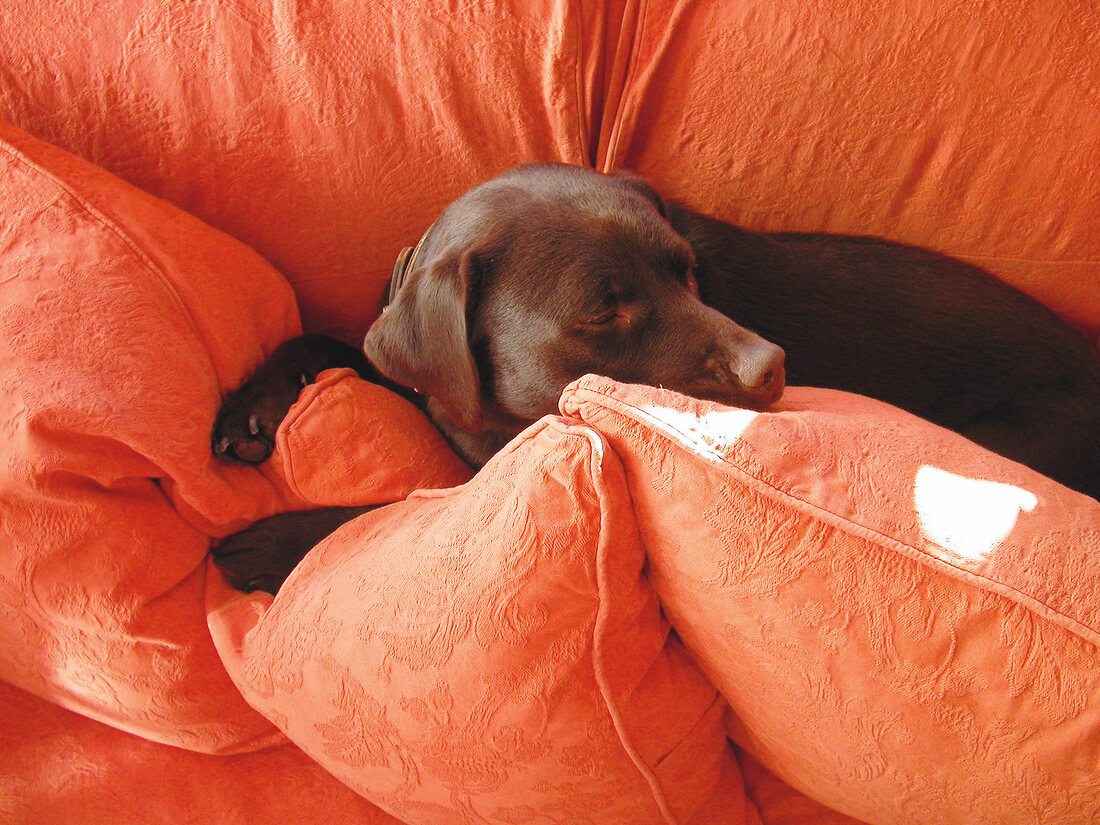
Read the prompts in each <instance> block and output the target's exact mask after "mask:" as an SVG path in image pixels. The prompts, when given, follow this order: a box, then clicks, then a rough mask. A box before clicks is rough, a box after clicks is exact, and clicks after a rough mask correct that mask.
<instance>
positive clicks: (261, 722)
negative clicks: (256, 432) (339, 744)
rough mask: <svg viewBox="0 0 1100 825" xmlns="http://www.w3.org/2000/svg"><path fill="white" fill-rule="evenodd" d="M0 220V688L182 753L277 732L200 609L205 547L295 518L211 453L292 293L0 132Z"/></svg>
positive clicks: (247, 256)
mask: <svg viewBox="0 0 1100 825" xmlns="http://www.w3.org/2000/svg"><path fill="white" fill-rule="evenodd" d="M0 213H2V214H3V215H4V218H5V220H4V223H3V229H2V230H0V231H2V232H3V238H2V241H0V383H2V386H3V391H2V392H0V427H2V428H3V432H4V437H3V439H0V525H2V530H0V616H2V621H0V678H2V679H3V680H6V681H8V682H11V683H12V684H15V685H18V686H20V687H22V688H24V689H25V690H28V691H31V692H32V693H35V694H38V695H39V696H44V697H49V698H50V699H53V700H54V701H56V702H58V703H60V704H62V705H64V706H65V707H68V708H72V709H74V710H78V711H80V712H81V713H83V714H86V715H88V716H90V717H92V718H95V719H99V720H100V721H104V722H107V723H109V724H112V725H115V726H117V727H120V728H123V729H125V730H130V731H134V732H136V733H139V734H141V735H142V736H147V737H149V738H152V739H156V740H159V741H162V742H168V743H171V744H174V745H179V746H181V747H186V748H193V749H197V750H203V751H232V750H238V749H248V748H253V747H257V746H260V745H262V744H264V743H266V742H268V741H269V740H271V739H272V738H278V737H277V736H276V734H275V732H274V730H273V728H272V727H271V725H270V723H268V722H267V721H266V720H265V719H263V718H262V717H261V716H259V715H258V714H256V713H255V712H253V711H252V710H251V709H250V708H248V706H247V705H245V703H244V702H243V701H242V700H241V697H240V695H239V694H238V692H237V690H236V689H235V688H234V687H233V684H232V682H230V681H229V679H228V677H227V676H226V674H225V671H224V668H223V667H222V665H221V662H220V660H219V659H218V656H217V654H216V652H215V651H214V647H213V645H212V644H211V643H210V639H209V634H208V633H207V632H206V629H205V617H204V615H203V611H202V606H203V578H204V569H205V567H204V561H205V556H206V553H207V551H208V549H209V547H210V537H211V535H215V534H217V533H218V532H219V531H221V532H230V529H231V527H232V526H234V525H236V526H240V525H243V524H245V523H246V519H249V518H255V517H258V516H261V515H266V514H268V513H271V512H274V511H276V510H279V509H286V508H288V507H291V506H294V503H295V499H294V497H293V496H292V495H291V494H289V492H288V491H287V490H286V488H285V485H283V484H281V483H279V481H278V478H277V477H276V476H274V475H267V476H265V475H264V474H262V473H260V472H257V471H254V470H243V469H233V468H227V467H224V466H222V465H219V464H218V463H217V462H216V461H214V459H213V457H212V456H211V452H210V431H211V427H212V423H213V418H214V413H215V412H216V410H217V405H218V403H219V400H220V398H221V394H222V392H223V391H225V390H227V389H228V388H230V387H233V386H234V385H235V384H237V383H238V382H239V381H240V380H241V379H242V377H243V376H244V374H245V373H246V371H247V370H248V369H250V368H251V366H252V364H253V363H255V362H257V361H259V360H260V359H262V358H263V357H264V354H265V353H266V352H270V351H271V350H272V349H273V348H274V347H275V346H276V345H277V344H278V343H279V342H280V341H281V340H282V339H283V338H285V337H287V336H289V335H292V334H294V333H295V332H296V331H297V329H298V327H297V324H298V321H297V315H296V312H295V306H294V298H293V295H292V294H291V292H290V290H289V288H288V287H287V285H286V282H285V281H284V280H283V279H282V278H280V277H279V275H278V273H276V272H275V271H274V270H272V269H271V268H270V267H269V266H268V265H267V264H265V263H264V262H263V261H262V260H261V259H260V258H259V257H258V256H257V255H255V253H253V252H251V251H249V250H248V249H246V248H245V247H243V246H242V245H241V244H239V243H238V242H236V241H234V240H232V239H231V238H229V237H227V236H224V235H222V234H220V233H218V232H215V231H213V230H210V229H209V228H207V227H204V226H203V225H202V224H200V223H199V222H198V221H196V220H194V219H193V218H190V217H188V216H186V215H184V214H183V213H181V212H179V211H178V210H176V209H175V208H173V207H171V206H169V205H168V204H166V203H164V202H163V201H158V200H156V199H155V198H153V197H151V196H149V195H147V194H145V193H143V192H140V191H138V190H136V189H133V188H132V187H131V186H129V185H128V184H125V183H123V182H121V181H119V180H117V179H114V178H112V177H111V176H110V175H107V174H106V173H104V172H102V171H101V170H98V169H95V168H93V167H91V166H89V165H88V164H86V163H84V162H83V161H80V160H77V159H76V158H73V157H71V156H68V155H65V154H64V153H63V152H60V151H58V150H55V149H52V148H51V147H47V146H45V145H44V144H41V143H39V142H38V141H35V140H33V139H31V138H28V137H27V136H26V135H22V134H20V133H18V132H17V131H16V130H14V129H12V128H10V127H7V126H0ZM230 272H231V273H233V277H232V278H228V277H226V273H230ZM298 506H301V504H300V503H299V504H298Z"/></svg>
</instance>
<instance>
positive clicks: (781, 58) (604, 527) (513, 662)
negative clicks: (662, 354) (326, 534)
mask: <svg viewBox="0 0 1100 825" xmlns="http://www.w3.org/2000/svg"><path fill="white" fill-rule="evenodd" d="M451 6H452V7H441V6H440V5H439V4H433V3H426V2H420V1H419V0H409V1H408V2H405V3H393V4H389V3H375V4H367V3H329V4H312V3H296V2H283V0H275V1H274V2H270V3H264V2H257V1H256V0H243V2H236V3H232V4H229V3H225V4H221V3H187V4H182V3H180V4H149V3H143V2H140V0H120V1H119V2H117V3H114V4H111V5H110V6H109V7H108V6H104V4H102V3H97V2H93V0H63V2H59V3H53V4H44V3H43V4H37V5H27V4H25V3H19V2H15V0H0V32H3V35H0V39H2V40H3V42H4V45H5V48H4V49H3V50H0V69H2V71H0V121H3V123H2V124H0V168H2V174H0V215H3V221H2V223H0V382H2V383H3V386H4V392H3V393H2V394H0V428H2V429H3V433H4V437H3V440H2V441H0V594H2V597H0V616H2V619H3V621H2V622H0V707H2V709H3V714H2V721H0V743H2V750H0V752H2V753H3V754H4V756H3V757H0V818H2V819H3V820H4V821H5V822H13V823H54V822H56V823H97V824H98V823H133V822H143V823H144V822H150V823H152V822H164V823H177V822H184V821H186V822H193V823H207V822H209V823H212V825H213V823H217V824H218V825H232V824H233V823H250V822H259V821H270V820H273V819H278V820H282V821H292V822H293V821H305V820H307V819H308V820H309V821H324V822H333V823H343V822H347V823H351V822H356V823H395V825H396V824H397V823H410V825H411V824H412V823H455V822H487V823H519V822H522V823H528V822H530V823H541V822H565V823H600V824H601V825H602V823H621V822H654V823H697V824H698V825H702V823H730V825H788V824H790V825H793V824H794V823H818V825H846V824H848V823H860V822H863V823H868V825H887V824H889V825H898V824H899V823H919V825H931V823H936V825H943V823H986V822H988V823H994V822H996V823H1032V822H1034V823H1044V825H1045V824H1046V823H1086V822H1094V821H1097V820H1100V780H1098V777H1100V667H1098V666H1097V664H1096V662H1097V661H1098V659H1097V647H1098V646H1100V600H1098V597H1097V595H1096V594H1097V593H1100V504H1098V503H1097V502H1095V501H1093V500H1091V499H1088V498H1086V497H1084V496H1081V495H1079V494H1076V493H1074V492H1072V491H1069V490H1066V489H1065V488H1062V487H1060V486H1059V485H1057V484H1054V483H1053V482H1051V481H1049V480H1048V479H1045V478H1043V477H1041V476H1039V475H1038V474H1036V473H1033V472H1031V471H1029V470H1027V469H1026V468H1023V467H1020V466H1019V465H1015V464H1013V463H1012V462H1008V461H1006V460H1004V459H1001V458H999V457H997V456H994V455H992V454H990V453H987V452H985V451H984V450H981V449H980V448H977V447H976V446H974V445H972V444H970V443H969V442H967V441H966V440H965V439H962V438H960V437H957V436H955V435H953V434H951V433H947V432H944V431H942V430H939V429H938V428H936V427H933V426H931V425H929V424H926V423H925V422H922V421H920V420H918V419H915V418H913V417H912V416H909V415H907V414H905V413H903V412H901V411H898V410H896V409H893V408H891V407H888V406H886V405H883V404H880V403H877V402H873V401H870V400H868V399H863V398H859V397H855V396H850V395H845V394H843V393H837V392H829V391H824V390H816V389H812V388H800V387H794V388H791V389H790V390H789V392H788V394H787V396H786V397H785V399H784V401H783V403H782V404H781V406H780V407H779V409H777V410H776V411H774V412H769V413H766V414H755V413H751V412H748V411H744V410H734V409H727V408H722V407H719V406H717V405H714V404H708V403H703V402H698V401H694V400H692V399H688V398H684V397H682V396H677V395H675V394H673V393H668V392H664V391H661V390H657V389H653V388H647V387H638V386H627V385H622V384H616V383H614V382H611V381H608V380H606V379H603V378H600V377H598V376H587V377H585V378H583V379H581V380H579V381H577V382H575V383H574V384H572V385H571V386H570V387H569V388H567V389H566V391H565V393H564V394H563V396H562V400H561V415H560V416H555V417H550V418H547V419H544V420H543V421H541V422H538V423H537V424H536V425H534V426H533V427H531V428H530V429H529V430H528V431H526V432H525V433H523V434H522V435H521V436H520V437H519V438H517V439H516V441H515V442H513V443H512V444H511V445H510V446H509V447H508V448H507V449H506V450H504V451H503V452H502V453H501V454H500V455H498V456H497V457H496V458H494V460H493V461H492V462H491V463H490V464H489V465H487V466H486V467H485V468H484V469H483V470H482V471H480V472H479V473H477V474H476V475H473V476H472V475H471V473H470V472H469V471H468V470H467V469H466V468H465V466H464V465H463V464H461V462H459V461H458V460H457V459H456V458H455V457H454V456H453V455H452V454H451V453H450V451H449V450H448V448H447V447H446V445H445V444H444V443H443V442H442V441H441V439H440V437H439V436H438V434H437V433H436V431H435V430H434V428H432V427H431V425H430V424H428V422H427V421H426V420H425V419H424V418H423V417H422V416H420V414H419V413H418V412H417V411H416V410H415V409H413V408H412V407H410V406H409V405H407V404H406V403H405V402H404V401H403V400H402V399H400V398H397V397H395V396H393V395H391V394H389V393H387V392H385V391H384V390H381V389H380V388H378V387H375V386H372V385H369V384H366V383H364V382H362V381H360V380H359V379H358V378H357V377H356V376H354V375H352V374H350V373H348V372H347V371H340V370H337V371H330V372H328V373H325V374H323V375H322V376H321V377H320V378H319V380H318V382H317V383H316V384H314V385H311V386H310V387H308V388H306V389H305V390H304V391H303V393H302V395H301V397H300V399H299V401H298V403H297V404H296V405H295V407H294V409H293V410H292V411H291V414H290V416H289V417H288V419H287V420H286V421H285V422H284V424H283V427H282V428H281V429H280V431H279V435H278V443H277V448H276V451H275V454H274V456H273V458H272V460H271V461H269V462H268V463H267V464H265V465H264V466H263V467H261V468H250V467H230V466H226V465H222V464H219V463H218V462H217V461H215V460H214V459H213V458H212V456H211V454H210V449H209V433H210V429H211V425H212V422H213V417H214V414H215V413H216V411H217V409H218V406H219V404H220V401H221V399H222V397H224V395H225V394H226V393H227V392H228V391H230V390H231V389H233V388H234V387H236V386H237V385H239V384H240V383H241V381H242V380H243V379H244V378H245V377H246V376H247V375H248V374H249V372H250V371H251V370H252V369H254V368H255V366H256V365H257V364H258V363H260V362H261V361H262V359H263V358H264V356H265V355H266V354H267V353H270V351H271V350H272V349H273V348H274V347H275V346H277V345H278V344H279V343H280V342H281V341H282V340H285V339H286V338H288V337H290V336H292V335H294V334H297V333H298V332H299V331H301V330H302V329H306V330H311V331H320V332H327V333H331V334H335V335H337V336H340V337H342V338H344V339H346V340H348V341H356V340H357V339H359V338H361V336H362V335H363V333H364V331H365V330H366V328H367V327H368V326H369V324H370V323H371V321H372V319H373V316H374V314H375V312H376V308H377V304H378V301H379V298H380V296H381V294H382V291H383V289H384V288H385V286H386V283H387V281H388V278H389V275H390V272H391V271H392V265H393V261H394V259H395V257H396V255H397V253H398V251H399V250H400V249H401V248H402V247H404V246H406V245H409V244H411V243H414V242H415V241H416V239H417V238H418V237H420V235H421V233H422V232H423V231H424V230H425V229H426V228H427V226H428V225H429V224H430V223H431V221H432V220H433V219H434V217H435V216H436V215H437V214H438V213H439V211H440V210H441V209H442V208H443V206H444V205H445V204H446V203H448V202H449V201H450V200H452V199H453V198H454V197H456V196H457V195H459V194H460V193H461V192H463V191H464V190H465V189H467V188H468V187H470V186H472V185H474V184H475V183H477V182H479V181H481V180H483V179H485V178H488V177H490V176H492V175H493V174H495V173H497V172H499V171H501V170H503V169H505V168H507V167H509V166H511V165H514V164H516V163H520V162H525V161H531V160H559V161H566V162H570V163H576V164H581V165H586V166H591V167H594V168H597V169H600V170H606V171H610V170H613V169H619V168H630V169H634V170H636V171H638V172H640V173H642V174H643V175H645V176H646V177H648V178H649V179H650V180H652V181H653V182H654V183H655V184H656V185H657V186H658V187H659V188H660V189H661V190H662V191H663V192H664V193H666V194H668V195H670V196H672V197H675V198H678V199H680V200H682V201H684V202H685V203H687V204H688V205H690V206H692V207H693V208H696V209H699V210H701V211H705V212H709V213H711V214H714V215H717V216H720V217H723V218H726V219H728V220H732V221H735V222H738V223H741V224H743V225H747V226H750V227H752V228H757V229H793V230H818V231H833V232H847V233H860V234H875V235H880V236H884V237H888V238H891V239H895V240H900V241H905V242H909V243H915V244H919V245H923V246H927V247H931V248H934V249H937V250H940V251H943V252H947V253H950V254H953V255H956V256H959V257H962V258H965V259H967V260H969V261H972V262H975V263H978V264H980V265H982V266H984V267H985V268H987V269H989V270H990V271H992V272H993V273H994V274H996V275H997V276H999V277H1001V278H1003V279H1004V280H1006V281H1007V282H1009V283H1012V284H1014V285H1016V286H1017V287H1019V288H1020V289H1023V290H1024V291H1026V292H1028V293H1030V294H1032V295H1034V296H1035V297H1036V298H1038V299H1039V300H1041V301H1043V302H1044V303H1046V304H1047V305H1048V306H1050V307H1051V308H1052V309H1053V310H1054V311H1055V312H1057V313H1058V314H1060V315H1061V316H1062V317H1063V318H1065V319H1066V320H1067V321H1068V322H1069V323H1070V324H1071V325H1073V326H1074V327H1076V328H1077V329H1079V330H1080V331H1081V333H1082V335H1085V336H1087V337H1088V338H1090V339H1091V340H1094V341H1098V340H1100V196H1098V194H1097V193H1098V191H1100V187H1098V186H1097V174H1098V173H1097V170H1098V169H1100V141H1098V140H1097V137H1098V136H1100V97H1098V91H1097V90H1098V89H1100V46H1098V45H1097V42H1096V39H1095V37H1094V36H1093V33H1094V32H1096V31H1098V30H1100V15H1098V13H1097V12H1096V11H1095V10H1093V9H1092V8H1091V7H1090V8H1086V7H1084V6H1083V5H1079V6H1073V5H1072V4H1065V3H1061V2H1055V0H1039V2H1035V3H1030V4H1027V5H1026V7H1025V6H1021V5H1020V4H1008V3H997V2H992V0H990V1H989V2H974V3H968V4H964V5H952V6H945V5H944V4H942V3H937V2H933V0H906V1H905V2H902V0H885V2H878V3H867V2H862V1H861V0H844V2H837V3H832V4H824V5H823V4H820V3H810V2H808V0H789V1H787V2H779V3H776V2H762V0H761V1H760V2H755V1H754V0H744V1H743V2H730V3H705V2H691V1H690V0H669V2H648V3H646V2H634V0H616V1H615V2H610V3H594V2H588V0H575V1H573V2H570V0H555V2H546V3H525V2H519V0H511V2H509V1H508V0H497V1H496V2H487V3H481V4H451ZM353 503H354V504H365V503H372V504H387V505H389V506H386V507H382V508H379V509H378V510H376V511H374V512H373V513H371V514H368V515H367V516H365V517H363V518H360V519H358V520H356V521H354V522H352V523H351V524H349V525H347V526H346V527H345V528H344V529H343V530H341V531H339V532H338V533H337V534H335V535H334V536H333V537H331V538H330V539H329V540H328V541H326V542H325V543H324V544H323V545H322V546H320V547H318V548H317V549H316V550H315V551H314V552H312V553H311V554H310V555H309V557H308V558H307V559H306V560H305V561H304V562H303V564H302V565H301V566H300V567H299V568H298V569H297V570H296V571H295V573H294V574H293V575H292V577H291V578H290V579H289V580H288V581H287V583H286V585H285V586H284V589H283V590H282V591H281V592H280V594H279V596H278V597H277V598H275V599H271V598H269V597H267V596H265V595H263V594H253V595H245V594H238V593H235V592H233V591H231V590H230V589H229V588H227V587H226V586H225V584H224V582H223V581H222V580H221V578H220V576H219V574H218V573H217V571H216V569H214V568H213V567H212V566H211V565H210V564H209V562H208V559H207V553H208V550H209V548H210V546H211V544H212V542H215V541H217V540H218V539H219V538H220V537H223V536H225V535H227V534H229V533H231V532H234V531H235V530H237V529H240V528H241V527H243V526H245V525H246V524H248V523H249V522H251V521H253V520H256V519H258V518H261V517H264V516H266V515H269V514H272V513H275V512H279V511H282V510H288V509H301V508H308V507H313V506H321V505H328V504H353Z"/></svg>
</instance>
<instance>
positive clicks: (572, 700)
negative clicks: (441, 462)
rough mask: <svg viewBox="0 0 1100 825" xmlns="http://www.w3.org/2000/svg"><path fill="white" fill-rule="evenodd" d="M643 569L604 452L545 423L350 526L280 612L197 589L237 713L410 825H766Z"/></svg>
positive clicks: (300, 579) (316, 559)
mask: <svg viewBox="0 0 1100 825" xmlns="http://www.w3.org/2000/svg"><path fill="white" fill-rule="evenodd" d="M644 563H645V557H644V553H643V550H642V546H641V544H640V542H639V540H638V535H637V528H636V526H635V523H634V520H633V515H632V512H631V509H630V499H629V497H628V495H627V490H626V486H625V483H624V479H623V476H622V471H621V468H620V466H619V463H618V461H617V459H616V458H615V456H614V454H613V453H612V452H611V451H610V450H609V449H607V447H606V445H605V444H604V442H603V441H602V440H601V439H600V438H599V437H598V436H597V435H596V434H594V433H593V432H592V431H591V430H589V429H588V428H585V427H578V426H574V425H571V424H569V423H568V422H564V421H561V420H556V419H544V420H543V421H542V422H541V423H539V424H537V425H535V426H534V427H532V428H530V429H529V430H527V431H526V433H525V434H524V435H522V436H520V437H519V438H518V439H517V440H516V441H515V442H513V443H512V445H511V446H510V447H509V448H507V449H506V450H505V451H504V452H502V453H501V454H499V455H498V456H496V457H495V458H494V459H493V461H492V462H490V463H489V464H488V465H487V466H486V467H485V468H484V469H483V470H482V471H481V472H480V473H478V475H477V476H475V477H474V478H473V480H472V481H470V482H469V483H468V484H465V485H463V486H461V487H457V488H454V489H451V490H445V491H437V492H420V493H416V494H414V495H413V496H411V497H410V498H409V499H407V500H406V501H404V502H401V503H399V504H394V505H391V506H389V507H384V508H381V509H378V510H375V511H373V512H371V513H368V514H367V515H365V516H362V517H360V518H359V519H357V520H355V521H353V522H351V523H349V524H347V525H345V526H344V527H343V528H342V529H341V530H340V531H338V532H337V533H335V534H334V535H333V536H331V537H330V538H329V539H327V540H326V541H325V542H324V543H322V544H321V545H319V546H318V547H317V548H316V549H314V550H313V551H312V552H311V553H310V554H309V555H308V556H307V557H306V559H305V560H304V561H303V562H302V563H301V564H300V565H299V566H298V568H297V569H296V570H295V571H294V572H293V573H292V574H291V576H290V578H289V579H288V580H287V581H286V583H285V584H284V585H283V588H282V589H281V590H280V592H279V595H278V597H276V598H275V599H274V600H272V598H271V597H269V596H267V595H266V594H253V595H248V596H246V595H242V594H240V593H235V592H233V591H230V590H228V589H227V588H226V587H225V585H224V584H220V583H219V580H218V579H217V577H214V576H211V578H210V588H211V590H210V607H211V612H210V624H211V630H212V634H213V636H214V639H215V643H216V644H217V646H218V649H219V651H220V653H221V655H222V658H223V659H224V660H225V662H226V664H227V667H228V669H229V671H230V672H231V673H232V674H233V677H234V679H235V680H236V682H237V684H238V686H239V687H240V689H241V691H242V693H243V694H244V695H245V696H246V697H247V698H248V700H249V702H251V703H252V704H253V705H254V706H255V707H256V708H258V709H259V710H261V711H262V712H263V713H264V714H265V715H266V716H268V717H269V718H271V719H273V720H275V721H276V722H277V724H278V725H279V727H280V728H281V729H282V730H284V731H285V732H286V734H287V735H288V736H289V737H290V738H291V739H292V740H293V741H294V742H296V743H297V744H298V745H299V746H300V747H301V748H302V749H303V750H305V751H306V752H307V753H309V754H310V755H311V756H313V757H314V758H315V759H316V760H317V761H319V762H320V763H321V764H322V765H324V766H325V767H326V768H327V769H328V770H329V771H331V772H332V773H333V774H334V775H335V776H337V777H338V778H340V779H341V780H343V781H344V782H345V783H347V784H348V785H350V786H351V787H352V788H354V789H355V790H356V791H358V792H359V793H361V794H362V795H363V796H365V797H366V798H367V799H370V800H371V801H373V802H375V803H376V804H378V805H379V806H380V807H381V808H382V809H383V810H386V811H388V812H389V813H391V814H392V815H394V816H397V817H399V818H401V819H405V820H407V821H409V822H418V823H447V825H450V823H453V822H454V821H456V818H462V817H466V818H476V819H477V820H478V821H480V822H496V823H502V824H503V823H515V822H528V821H536V820H541V819H543V818H547V817H549V818H551V819H554V818H556V819H558V820H560V821H567V822H579V821H584V822H590V823H594V824H595V823H608V824H609V825H620V823H622V822H634V823H643V822H652V823H668V822H678V823H684V824H685V825H686V823H699V825H702V823H708V824H710V823H738V824H740V823H745V822H748V823H758V822H759V819H758V818H757V816H756V814H755V811H754V810H753V809H752V808H751V805H750V804H749V803H747V802H746V800H745V796H744V790H743V786H742V781H741V777H740V773H739V769H738V766H737V763H736V760H735V758H734V755H733V752H732V749H731V747H730V745H729V743H728V741H727V739H726V733H725V730H724V727H723V721H722V717H723V713H724V711H725V703H724V702H723V701H722V700H721V698H720V697H719V696H718V695H717V693H716V691H715V689H714V686H713V685H712V684H711V683H710V682H709V681H708V680H707V678H706V677H705V676H703V674H702V673H701V672H700V671H699V670H698V668H697V667H696V666H695V665H694V664H693V663H692V662H691V660H690V659H689V658H688V657H687V655H686V654H685V653H684V650H683V648H682V647H681V645H680V643H679V641H678V640H677V639H676V637H675V636H672V635H670V634H669V627H668V624H667V622H666V621H665V619H664V617H663V616H662V614H661V611H660V607H659V606H658V603H657V599H656V597H655V595H654V593H653V591H652V589H651V588H650V587H649V584H648V582H647V581H646V579H645V578H644V577H643V575H642V568H643V565H644Z"/></svg>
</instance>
